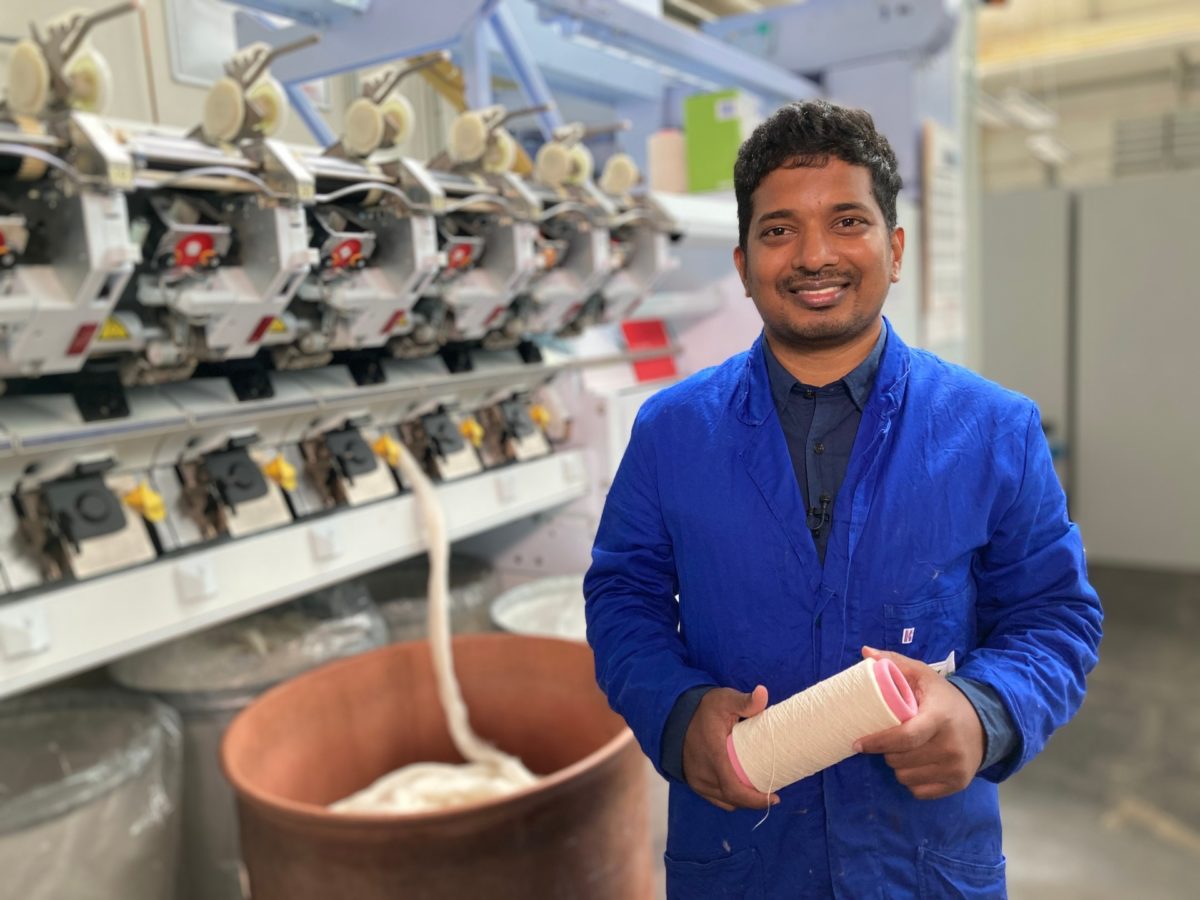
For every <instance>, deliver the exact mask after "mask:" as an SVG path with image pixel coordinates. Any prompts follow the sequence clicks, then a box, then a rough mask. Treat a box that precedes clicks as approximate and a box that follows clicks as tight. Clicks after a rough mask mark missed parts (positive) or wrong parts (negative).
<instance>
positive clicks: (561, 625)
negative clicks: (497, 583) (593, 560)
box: [492, 575, 587, 641]
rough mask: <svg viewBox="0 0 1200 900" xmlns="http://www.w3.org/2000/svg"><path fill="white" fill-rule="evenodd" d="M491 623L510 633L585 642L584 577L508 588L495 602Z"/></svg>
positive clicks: (540, 579)
mask: <svg viewBox="0 0 1200 900" xmlns="http://www.w3.org/2000/svg"><path fill="white" fill-rule="evenodd" d="M492 622H493V623H494V624H495V625H496V627H497V628H499V629H500V630H501V631H507V632H510V633H511V634H528V635H533V636H535V637H557V638H565V639H567V640H572V641H586V640H587V622H586V620H585V619H584V615H583V576H582V575H556V576H554V577H552V578H539V579H538V580H537V581H531V582H529V583H528V584H522V585H519V586H518V587H515V588H513V589H512V590H509V591H505V592H504V593H503V594H501V595H500V596H499V597H497V598H496V602H495V603H493V604H492Z"/></svg>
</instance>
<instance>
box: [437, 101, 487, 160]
mask: <svg viewBox="0 0 1200 900" xmlns="http://www.w3.org/2000/svg"><path fill="white" fill-rule="evenodd" d="M487 150H488V124H487V120H486V119H485V118H484V117H483V114H482V113H479V112H476V111H475V110H467V111H466V112H464V113H461V114H460V115H459V116H458V118H456V119H455V120H454V123H453V124H452V125H451V126H450V139H449V141H448V142H447V144H446V152H447V153H448V154H449V155H450V158H451V159H452V160H454V162H456V163H473V162H478V161H479V160H480V159H482V158H483V155H484V154H485V153H487Z"/></svg>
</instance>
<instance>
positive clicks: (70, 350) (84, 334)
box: [67, 322, 100, 356]
mask: <svg viewBox="0 0 1200 900" xmlns="http://www.w3.org/2000/svg"><path fill="white" fill-rule="evenodd" d="M99 330H100V323H99V322H88V323H87V324H86V325H80V326H79V329H78V330H77V331H76V332H75V337H73V338H72V339H71V343H70V345H69V346H68V347H67V356H78V355H79V354H80V353H82V352H83V351H84V350H86V349H87V348H88V347H89V346H90V345H91V343H92V338H94V337H95V336H96V332H97V331H99Z"/></svg>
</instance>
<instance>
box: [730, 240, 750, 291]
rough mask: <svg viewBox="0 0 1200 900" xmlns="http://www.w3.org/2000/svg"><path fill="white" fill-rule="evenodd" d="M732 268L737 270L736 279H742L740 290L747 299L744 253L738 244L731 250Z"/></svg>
mask: <svg viewBox="0 0 1200 900" xmlns="http://www.w3.org/2000/svg"><path fill="white" fill-rule="evenodd" d="M733 267H734V268H735V269H737V273H738V278H740V279H742V290H743V291H745V292H746V296H747V297H749V296H750V285H749V283H747V281H746V253H745V251H743V250H742V247H741V245H740V244H739V245H738V246H736V247H734V248H733Z"/></svg>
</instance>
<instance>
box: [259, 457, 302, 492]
mask: <svg viewBox="0 0 1200 900" xmlns="http://www.w3.org/2000/svg"><path fill="white" fill-rule="evenodd" d="M263 474H264V475H266V476H267V477H268V478H270V479H271V480H272V481H273V482H275V483H276V484H277V485H279V486H280V487H281V488H283V489H284V490H285V491H294V490H295V489H296V467H295V466H293V465H292V464H291V463H290V462H288V461H287V460H286V459H284V457H283V454H280V455H279V456H276V457H275V458H274V459H273V460H271V461H270V462H269V463H267V464H266V465H265V466H263Z"/></svg>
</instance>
